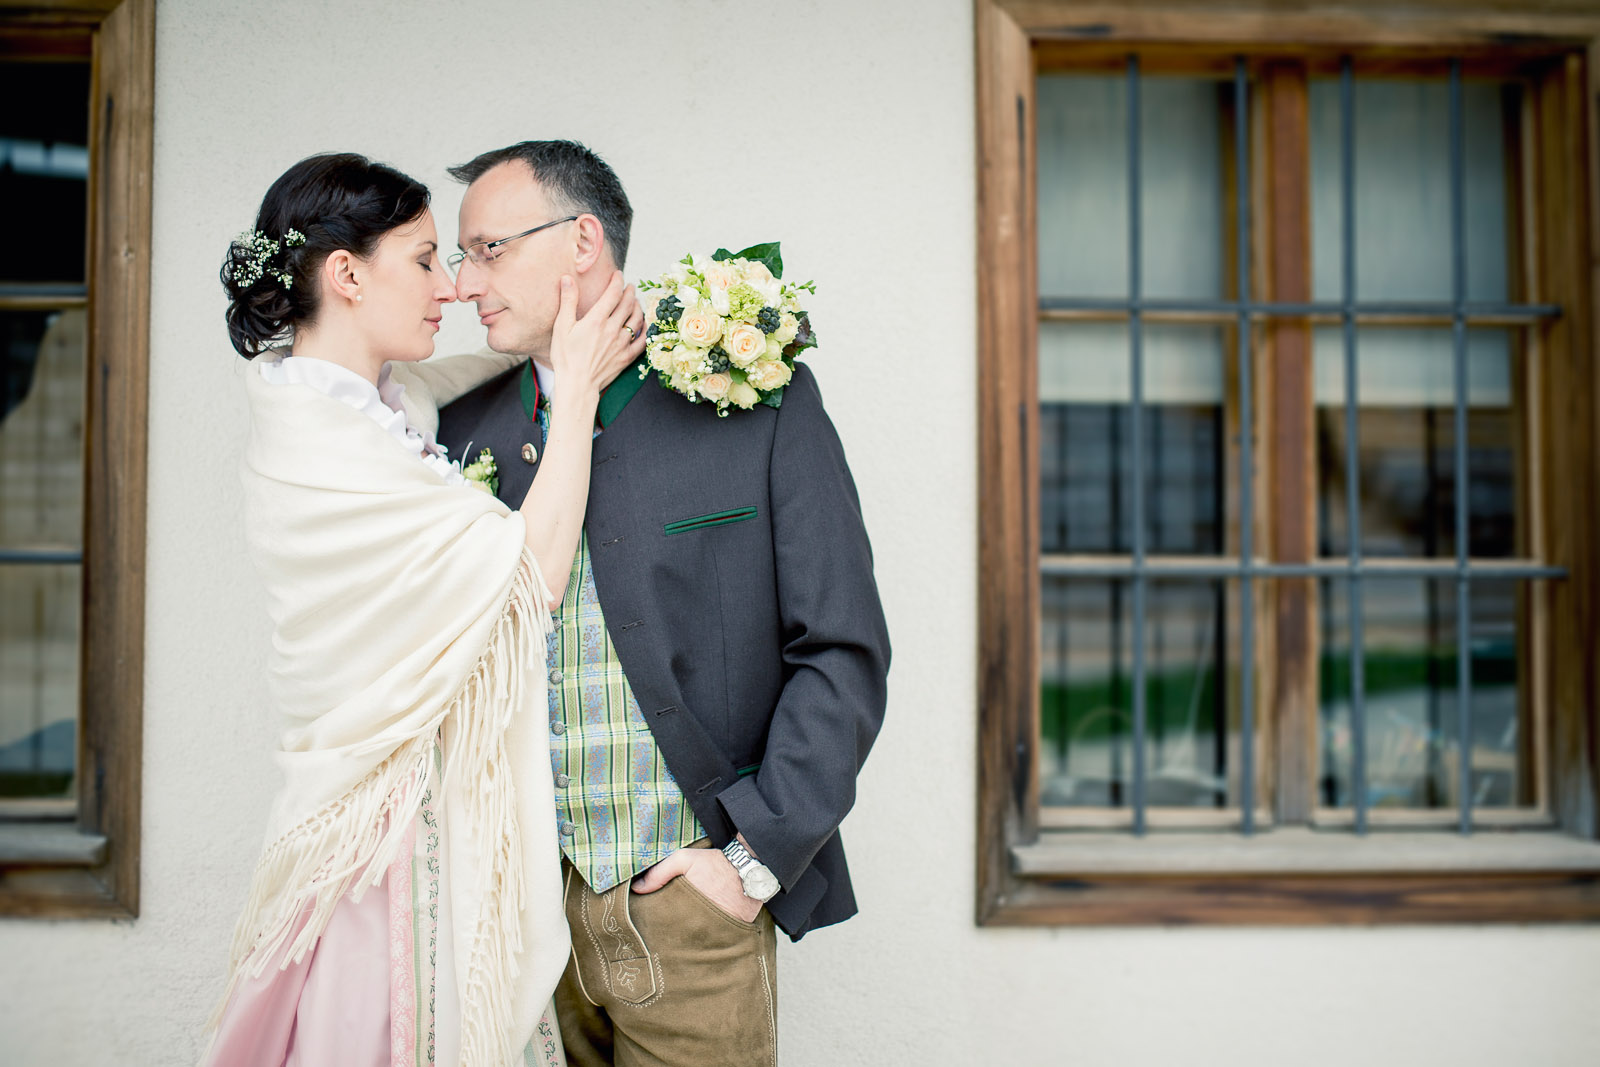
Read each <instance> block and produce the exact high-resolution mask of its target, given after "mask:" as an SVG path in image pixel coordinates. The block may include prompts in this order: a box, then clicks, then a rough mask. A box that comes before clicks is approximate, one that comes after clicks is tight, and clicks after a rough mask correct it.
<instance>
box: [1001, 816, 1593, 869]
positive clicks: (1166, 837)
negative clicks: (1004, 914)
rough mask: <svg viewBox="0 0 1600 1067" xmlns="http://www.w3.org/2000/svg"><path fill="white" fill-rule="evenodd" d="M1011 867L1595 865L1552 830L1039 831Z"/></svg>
mask: <svg viewBox="0 0 1600 1067" xmlns="http://www.w3.org/2000/svg"><path fill="white" fill-rule="evenodd" d="M1011 867H1012V871H1013V873H1014V874H1016V875H1018V876H1020V877H1023V878H1030V877H1051V876H1059V875H1069V876H1070V875H1109V876H1119V875H1133V876H1139V875H1230V876H1244V875H1363V874H1365V875H1392V874H1427V875H1433V874H1444V873H1454V874H1484V873H1554V872H1584V873H1597V872H1600V842H1595V841H1585V840H1581V839H1579V838H1576V837H1572V836H1570V835H1567V834H1563V833H1559V832H1555V831H1519V832H1507V831H1494V830H1480V831H1478V832H1477V833H1474V834H1473V835H1472V836H1470V837H1462V836H1461V835H1460V834H1456V833H1449V832H1434V833H1406V832H1399V831H1391V832H1382V831H1377V832H1373V833H1370V834H1367V835H1366V836H1364V837H1358V836H1356V835H1355V834H1353V833H1349V832H1343V833H1340V832H1319V831H1316V830H1307V829H1301V828H1284V829H1278V830H1271V831H1268V832H1264V833H1260V834H1257V835H1255V836H1253V837H1243V836H1241V835H1239V834H1236V833H1169V834H1159V835H1146V836H1144V837H1134V836H1133V835H1132V834H1100V833H1062V832H1057V833H1045V834H1041V835H1040V837H1039V840H1038V841H1037V842H1035V843H1033V844H1028V845H1016V846H1013V847H1012V849H1011Z"/></svg>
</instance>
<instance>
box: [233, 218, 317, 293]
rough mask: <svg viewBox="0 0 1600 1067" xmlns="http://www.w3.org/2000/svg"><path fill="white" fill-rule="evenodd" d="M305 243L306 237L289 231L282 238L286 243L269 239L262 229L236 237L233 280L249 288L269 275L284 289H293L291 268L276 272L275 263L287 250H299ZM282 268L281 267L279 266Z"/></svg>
mask: <svg viewBox="0 0 1600 1067" xmlns="http://www.w3.org/2000/svg"><path fill="white" fill-rule="evenodd" d="M305 243H306V235H305V234H303V233H301V232H300V231H299V230H296V229H290V230H289V232H288V233H286V234H284V235H283V243H282V244H281V245H280V244H279V243H278V242H277V241H274V240H273V239H272V238H270V237H268V236H267V235H266V234H264V233H262V232H261V231H260V230H251V231H250V232H249V233H241V234H240V235H239V236H238V237H236V238H234V241H233V245H234V252H235V255H234V264H233V280H234V282H235V283H236V284H238V285H241V286H243V287H244V288H246V289H248V288H250V287H251V286H252V285H254V284H255V283H256V282H258V281H260V280H261V278H262V276H263V275H269V276H271V277H273V278H276V279H278V281H280V282H282V283H283V287H284V288H285V289H292V288H293V287H294V278H292V277H291V276H290V275H289V271H288V269H287V268H286V267H285V269H282V270H274V269H272V268H273V266H274V263H273V260H275V259H276V258H277V256H278V253H279V252H280V251H282V250H283V249H285V248H299V247H300V246H301V245H303V244H305ZM279 266H282V265H281V264H279Z"/></svg>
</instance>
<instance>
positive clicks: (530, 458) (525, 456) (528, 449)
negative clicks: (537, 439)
mask: <svg viewBox="0 0 1600 1067" xmlns="http://www.w3.org/2000/svg"><path fill="white" fill-rule="evenodd" d="M538 458H539V450H538V449H537V448H534V447H533V445H532V444H531V443H530V444H525V445H523V446H522V462H524V463H528V464H532V463H533V462H534V461H535V460H537V459H538Z"/></svg>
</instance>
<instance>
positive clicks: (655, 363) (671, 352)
mask: <svg viewBox="0 0 1600 1067" xmlns="http://www.w3.org/2000/svg"><path fill="white" fill-rule="evenodd" d="M677 351H678V350H677V349H676V348H673V347H672V346H670V345H662V346H661V347H659V348H653V349H651V350H650V367H651V369H652V370H664V371H670V370H671V369H672V367H673V357H674V356H675V355H676V354H677Z"/></svg>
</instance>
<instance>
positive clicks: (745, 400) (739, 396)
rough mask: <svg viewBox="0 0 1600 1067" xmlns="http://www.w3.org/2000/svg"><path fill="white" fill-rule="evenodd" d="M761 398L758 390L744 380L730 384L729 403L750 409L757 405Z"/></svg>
mask: <svg viewBox="0 0 1600 1067" xmlns="http://www.w3.org/2000/svg"><path fill="white" fill-rule="evenodd" d="M760 399H761V394H760V393H758V392H756V391H755V390H754V389H753V388H751V387H750V386H748V385H746V384H745V383H744V382H734V383H733V384H732V385H730V386H728V403H730V404H732V405H733V406H734V407H736V408H743V409H744V410H746V411H749V410H750V409H751V408H753V407H755V406H756V403H757V402H758V401H760Z"/></svg>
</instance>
